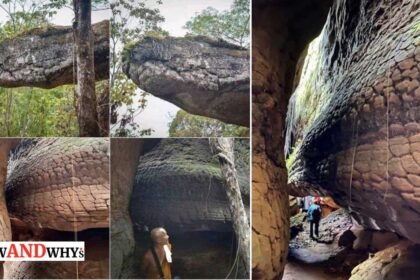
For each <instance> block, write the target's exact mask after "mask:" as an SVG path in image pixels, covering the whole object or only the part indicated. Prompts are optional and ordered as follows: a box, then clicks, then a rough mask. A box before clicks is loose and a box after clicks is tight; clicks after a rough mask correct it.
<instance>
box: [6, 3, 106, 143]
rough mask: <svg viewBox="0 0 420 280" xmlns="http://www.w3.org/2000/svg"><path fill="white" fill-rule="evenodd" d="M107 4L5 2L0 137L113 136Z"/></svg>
mask: <svg viewBox="0 0 420 280" xmlns="http://www.w3.org/2000/svg"><path fill="white" fill-rule="evenodd" d="M107 2H108V1H105V0H104V1H93V2H92V3H91V1H83V0H78V1H55V0H46V1H35V0H2V1H0V65H1V66H0V136H2V137H67V136H71V137H77V136H81V137H107V136H108V135H109V84H108V82H109V19H110V9H109V4H108V3H107Z"/></svg>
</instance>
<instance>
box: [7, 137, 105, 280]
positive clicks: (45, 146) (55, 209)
mask: <svg viewBox="0 0 420 280" xmlns="http://www.w3.org/2000/svg"><path fill="white" fill-rule="evenodd" d="M108 180H109V149H108V140H107V139H99V138H86V139H81V138H78V139H76V138H45V139H25V140H22V141H21V142H20V144H19V145H18V146H17V147H16V149H15V150H14V151H13V153H12V156H11V158H10V160H9V164H8V176H7V183H6V202H7V206H8V210H9V214H10V217H11V220H12V233H13V240H15V241H30V240H50V241H53V240H57V241H58V240H59V241H62V240H70V241H74V240H75V238H77V239H78V240H79V241H85V246H86V261H85V262H83V263H82V264H77V263H74V262H63V263H60V264H57V263H54V264H51V263H45V262H16V263H9V262H6V263H5V276H6V278H22V277H23V278H32V279H33V278H55V277H59V278H75V277H80V278H92V277H93V278H107V277H108V270H109V269H108V265H109V264H108V262H109V256H108V253H109V252H108V246H109V234H108V228H109V206H110V190H109V181H108ZM76 266H77V267H78V270H77V271H78V274H77V275H76V269H75V268H76Z"/></svg>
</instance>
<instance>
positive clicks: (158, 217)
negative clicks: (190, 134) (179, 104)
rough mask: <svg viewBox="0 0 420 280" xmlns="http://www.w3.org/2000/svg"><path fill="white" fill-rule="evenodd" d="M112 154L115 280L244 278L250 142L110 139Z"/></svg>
mask: <svg viewBox="0 0 420 280" xmlns="http://www.w3.org/2000/svg"><path fill="white" fill-rule="evenodd" d="M111 149H112V168H111V178H112V184H111V185H112V187H111V190H112V195H111V199H112V211H111V216H112V218H111V219H112V223H111V246H112V250H111V251H112V257H111V277H112V278H113V279H118V278H123V279H127V278H128V279H159V278H161V279H163V278H164V279H172V278H174V279H180V278H184V279H225V278H229V279H244V278H249V277H250V272H249V265H250V264H249V261H250V236H249V234H250V229H249V227H250V224H249V209H250V188H249V186H250V181H249V179H250V178H249V168H250V166H249V162H250V161H249V159H250V154H249V139H240V138H210V139H208V138H183V139H171V138H164V139H155V138H150V139H124V138H113V139H112V140H111ZM154 254H156V256H154Z"/></svg>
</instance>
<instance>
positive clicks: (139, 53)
mask: <svg viewBox="0 0 420 280" xmlns="http://www.w3.org/2000/svg"><path fill="white" fill-rule="evenodd" d="M126 52H127V53H126V56H125V57H124V66H123V69H124V73H125V74H126V75H127V76H128V77H129V78H130V79H132V80H133V81H134V83H136V84H137V85H138V86H139V88H141V89H142V90H144V91H147V92H149V93H151V94H153V95H155V96H157V97H159V98H162V99H164V100H166V101H169V102H171V103H173V104H175V105H177V106H179V107H180V108H182V109H184V110H185V111H187V112H189V113H191V114H196V115H201V116H206V117H210V118H215V119H219V120H221V121H223V122H226V123H233V124H237V125H242V126H249V74H250V72H249V50H246V49H243V48H241V47H237V46H235V45H231V44H229V43H226V42H223V41H213V40H211V39H209V38H206V37H185V38H173V37H167V38H164V39H159V38H152V37H145V38H144V39H142V40H140V41H139V42H137V43H136V44H134V46H132V47H131V48H130V49H126Z"/></svg>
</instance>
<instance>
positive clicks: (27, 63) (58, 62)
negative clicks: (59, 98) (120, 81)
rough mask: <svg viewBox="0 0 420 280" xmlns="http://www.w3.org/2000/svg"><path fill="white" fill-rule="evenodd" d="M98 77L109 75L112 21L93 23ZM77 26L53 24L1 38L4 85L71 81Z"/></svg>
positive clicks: (48, 85)
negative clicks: (13, 36)
mask: <svg viewBox="0 0 420 280" xmlns="http://www.w3.org/2000/svg"><path fill="white" fill-rule="evenodd" d="M93 32H94V38H95V40H94V46H95V48H94V55H95V75H96V80H97V81H98V80H103V79H108V75H109V21H102V22H100V23H97V24H94V25H93ZM73 41H74V39H73V29H72V27H62V26H52V27H48V28H46V29H34V30H31V31H29V32H27V33H24V34H22V35H19V36H18V37H16V38H12V39H6V40H3V41H2V42H0V86H1V87H20V86H34V87H41V88H53V87H57V86H60V85H64V84H71V83H73V82H74V79H76V73H73V71H75V70H74V69H73V62H74V63H75V61H73Z"/></svg>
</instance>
